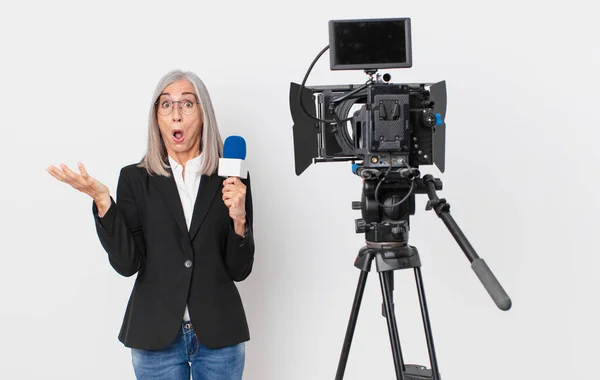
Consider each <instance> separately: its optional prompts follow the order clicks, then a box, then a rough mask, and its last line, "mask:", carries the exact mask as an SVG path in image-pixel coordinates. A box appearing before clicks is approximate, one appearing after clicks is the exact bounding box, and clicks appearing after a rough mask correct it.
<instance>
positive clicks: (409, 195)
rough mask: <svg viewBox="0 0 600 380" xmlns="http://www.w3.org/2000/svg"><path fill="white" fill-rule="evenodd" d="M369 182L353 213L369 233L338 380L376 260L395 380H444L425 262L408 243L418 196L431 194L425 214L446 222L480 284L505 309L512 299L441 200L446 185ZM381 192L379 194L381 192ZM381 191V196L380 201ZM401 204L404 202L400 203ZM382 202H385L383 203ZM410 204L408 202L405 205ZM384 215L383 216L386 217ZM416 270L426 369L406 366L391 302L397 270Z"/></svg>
mask: <svg viewBox="0 0 600 380" xmlns="http://www.w3.org/2000/svg"><path fill="white" fill-rule="evenodd" d="M376 182H378V180H373V179H371V180H367V179H365V181H364V185H363V196H362V201H361V202H353V205H352V207H353V209H361V210H362V213H363V218H364V219H357V220H356V232H357V233H362V232H364V233H365V234H366V241H367V245H366V246H364V247H362V248H361V249H360V250H359V253H358V256H357V257H356V260H355V263H354V266H355V267H357V268H358V269H360V271H361V272H360V276H359V280H358V285H357V287H356V292H355V296H354V302H353V305H352V310H351V312H350V319H349V321H348V327H347V330H346V335H345V338H344V344H343V347H342V353H341V355H340V361H339V364H338V368H337V373H336V377H335V379H336V380H342V379H343V376H344V372H345V369H346V364H347V362H348V355H349V353H350V346H351V343H352V337H353V335H354V330H355V327H356V321H357V319H358V312H359V309H360V304H361V301H362V297H363V293H364V289H365V284H366V281H367V276H368V274H369V272H370V270H371V264H372V262H373V260H375V263H376V267H377V272H378V273H379V282H380V286H381V293H382V298H383V307H382V309H383V311H382V312H383V316H384V317H385V318H386V320H387V327H388V333H389V338H390V344H391V349H392V356H393V360H394V368H395V373H396V379H398V380H429V379H431V380H441V377H440V373H439V369H438V364H437V357H436V353H435V347H434V342H433V334H432V330H431V324H430V320H429V311H428V310H427V301H426V298H425V290H424V286H423V277H422V275H421V260H420V258H419V253H418V251H417V248H416V247H414V246H411V245H409V244H408V231H409V221H408V219H409V215H413V214H414V194H415V193H427V194H428V196H429V201H428V202H427V207H426V209H427V210H432V209H433V210H435V212H436V214H437V215H438V216H439V217H440V218H441V219H442V220H443V221H444V223H445V225H446V227H448V229H449V230H450V232H451V234H452V235H453V236H454V238H455V240H456V241H457V243H458V244H459V246H460V247H461V248H462V250H463V251H464V253H465V254H466V255H467V258H468V259H469V260H470V262H471V266H472V268H473V270H474V271H475V273H476V274H477V276H478V277H479V279H480V281H481V282H482V284H483V285H484V287H485V288H486V290H487V291H488V293H489V294H490V296H491V297H492V299H493V300H494V302H495V303H496V305H497V306H498V307H499V308H500V309H501V310H508V309H510V307H511V300H510V298H509V297H508V295H507V294H506V293H505V292H504V289H502V286H501V285H500V283H499V282H498V281H497V280H496V278H495V277H494V275H493V274H492V272H491V271H490V269H489V268H488V266H487V265H486V264H485V262H484V261H483V259H481V258H479V257H478V256H477V253H476V252H475V250H474V249H473V247H472V246H471V244H470V243H469V242H468V240H467V238H466V237H465V235H464V234H463V233H462V231H461V230H460V228H459V227H458V225H457V224H456V222H455V221H454V219H453V218H452V216H451V215H450V214H449V211H450V206H449V204H448V203H447V202H446V200H445V199H439V198H438V197H437V195H436V190H441V189H442V182H441V181H440V180H439V179H436V178H433V176H431V175H426V176H424V177H423V179H421V178H411V179H409V180H407V179H405V178H398V179H396V180H392V181H391V182H388V183H387V184H386V185H383V186H382V183H383V181H380V182H379V184H376ZM380 187H381V189H379V188H380ZM378 191H380V193H381V196H380V197H378V196H377V194H378ZM398 199H401V200H400V201H398ZM380 200H381V201H380ZM407 200H408V202H405V201H407ZM382 215H383V216H382ZM411 268H412V269H413V271H414V275H415V280H416V286H417V293H418V297H419V303H420V307H421V316H422V319H423V327H424V330H425V337H426V340H427V349H428V353H429V362H430V368H429V369H428V368H427V367H425V366H422V365H415V364H405V363H404V359H403V357H402V349H401V346H400V338H399V336H398V326H397V324H396V316H395V311H394V303H393V290H394V271H396V270H401V269H411Z"/></svg>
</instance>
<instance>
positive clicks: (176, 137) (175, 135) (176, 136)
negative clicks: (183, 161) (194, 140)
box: [173, 129, 183, 143]
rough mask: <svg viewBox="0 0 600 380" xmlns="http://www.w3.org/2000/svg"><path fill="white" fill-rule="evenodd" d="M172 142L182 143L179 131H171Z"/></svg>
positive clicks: (181, 133) (181, 134)
mask: <svg viewBox="0 0 600 380" xmlns="http://www.w3.org/2000/svg"><path fill="white" fill-rule="evenodd" d="M173 140H174V141H175V142H178V143H179V142H183V131H182V130H181V129H176V130H174V131H173Z"/></svg>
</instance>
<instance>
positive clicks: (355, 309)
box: [335, 263, 370, 380]
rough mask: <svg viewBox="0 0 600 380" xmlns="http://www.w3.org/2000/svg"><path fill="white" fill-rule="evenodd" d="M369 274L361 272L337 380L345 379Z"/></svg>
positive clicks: (336, 375)
mask: <svg viewBox="0 0 600 380" xmlns="http://www.w3.org/2000/svg"><path fill="white" fill-rule="evenodd" d="M369 265H370V263H369ZM368 274H369V272H367V271H364V270H361V272H360V277H359V278H358V285H357V286H356V293H355V295H354V303H353V304H352V311H351V312H350V320H349V321H348V328H347V329H346V337H345V338H344V345H343V347H342V354H341V355H340V361H339V363H338V368H337V372H336V374H335V380H342V378H343V377H344V371H345V370H346V364H347V363H348V355H349V353H350V345H351V344H352V337H353V336H354V328H355V327H356V320H357V318H358V311H359V309H360V303H361V301H362V297H363V293H364V292H365V283H366V282H367V276H368Z"/></svg>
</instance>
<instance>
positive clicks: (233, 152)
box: [219, 136, 248, 178]
mask: <svg viewBox="0 0 600 380" xmlns="http://www.w3.org/2000/svg"><path fill="white" fill-rule="evenodd" d="M245 159H246V140H244V138H243V137H241V136H229V137H227V138H226V139H225V143H224V144H223V158H219V176H221V177H239V178H246V177H247V176H248V170H246V164H245V161H244V160H245Z"/></svg>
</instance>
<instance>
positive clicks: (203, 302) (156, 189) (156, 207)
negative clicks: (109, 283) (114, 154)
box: [92, 164, 254, 350]
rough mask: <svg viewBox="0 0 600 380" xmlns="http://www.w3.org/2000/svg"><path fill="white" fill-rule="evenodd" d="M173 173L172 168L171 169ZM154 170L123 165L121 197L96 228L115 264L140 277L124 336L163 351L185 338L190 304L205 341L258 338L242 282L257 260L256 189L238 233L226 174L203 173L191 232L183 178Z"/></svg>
mask: <svg viewBox="0 0 600 380" xmlns="http://www.w3.org/2000/svg"><path fill="white" fill-rule="evenodd" d="M169 171H170V169H169ZM170 173H171V177H164V176H159V175H152V176H150V175H148V173H147V172H146V170H145V169H143V168H139V167H136V164H132V165H129V166H125V167H124V168H122V169H121V172H120V175H119V180H118V184H117V200H116V202H115V200H114V199H113V198H112V197H111V206H110V208H109V209H108V211H107V212H106V214H105V215H104V216H103V217H102V218H100V217H99V216H98V209H97V208H96V204H95V203H92V212H93V215H94V219H95V224H96V231H97V233H98V237H99V239H100V242H101V244H102V246H103V247H104V249H105V250H106V252H107V253H108V260H109V262H110V264H111V265H112V267H113V268H114V269H115V270H116V271H117V272H118V273H120V274H121V275H123V276H127V277H128V276H132V275H133V274H135V273H137V278H136V280H135V284H134V287H133V290H132V292H131V296H130V298H129V302H128V304H127V308H126V311H125V317H124V319H123V324H122V327H121V331H120V333H119V340H120V341H121V342H122V343H123V344H124V345H125V346H127V347H133V348H140V349H147V350H150V349H161V348H165V347H167V346H169V344H171V343H172V342H173V340H174V339H175V337H176V336H177V333H178V331H179V329H180V327H181V323H182V321H183V314H184V310H185V307H186V304H187V305H188V307H189V313H190V318H191V322H192V325H193V326H194V331H195V332H196V335H197V336H198V340H199V341H200V342H201V343H202V344H204V345H206V346H208V347H211V348H217V347H224V346H229V345H234V344H237V343H241V342H244V341H247V340H249V339H250V336H249V332H248V323H247V321H246V315H245V313H244V308H243V305H242V301H241V298H240V295H239V292H238V290H237V288H236V286H235V284H234V281H242V280H244V279H245V278H246V277H248V275H249V274H250V272H251V270H252V265H253V261H254V238H253V235H252V194H251V190H250V176H248V178H247V179H242V182H243V183H244V184H245V185H246V187H247V189H246V232H245V234H244V237H242V236H239V235H238V234H236V233H235V231H234V230H233V221H232V220H231V218H230V217H229V210H228V209H227V207H226V206H225V204H224V202H223V200H222V192H221V189H222V188H223V180H224V178H223V177H219V176H218V175H217V174H213V175H211V176H207V175H203V176H202V178H201V181H200V189H199V191H198V196H197V198H196V204H195V205H194V212H193V216H192V220H191V224H190V230H189V232H188V228H187V226H186V222H185V216H184V214H183V208H182V205H181V200H180V197H179V193H178V191H177V187H176V184H175V179H174V178H173V176H172V172H171V171H170Z"/></svg>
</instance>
